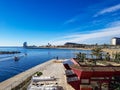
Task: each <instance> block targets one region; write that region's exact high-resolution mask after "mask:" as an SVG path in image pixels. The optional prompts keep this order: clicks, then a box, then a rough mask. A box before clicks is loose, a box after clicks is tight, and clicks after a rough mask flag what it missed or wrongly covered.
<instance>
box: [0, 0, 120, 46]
mask: <svg viewBox="0 0 120 90" xmlns="http://www.w3.org/2000/svg"><path fill="white" fill-rule="evenodd" d="M119 34H120V1H119V0H29V1H28V0H1V1H0V46H22V44H23V42H25V41H26V42H28V44H29V45H38V46H40V45H46V44H48V43H50V44H52V45H62V44H64V43H66V42H74V43H83V44H95V43H98V44H104V43H106V44H110V40H111V38H112V37H120V35H119Z"/></svg>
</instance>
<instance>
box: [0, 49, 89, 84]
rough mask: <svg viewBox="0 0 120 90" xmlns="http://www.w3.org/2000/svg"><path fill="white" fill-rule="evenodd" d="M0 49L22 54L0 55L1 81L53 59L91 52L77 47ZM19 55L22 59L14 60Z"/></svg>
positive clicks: (68, 57)
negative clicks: (76, 48)
mask: <svg viewBox="0 0 120 90" xmlns="http://www.w3.org/2000/svg"><path fill="white" fill-rule="evenodd" d="M0 51H20V52H21V53H20V54H4V55H0V82H2V81H4V80H6V79H8V78H11V77H13V76H15V75H17V74H19V73H21V72H23V71H25V70H28V69H30V68H32V67H34V66H36V65H38V64H41V63H44V62H46V61H48V60H51V59H56V57H58V59H70V58H73V57H75V55H76V53H78V52H84V53H90V51H89V50H75V49H25V48H22V47H0ZM15 56H17V57H19V58H20V59H19V60H18V61H15V60H14V57H15Z"/></svg>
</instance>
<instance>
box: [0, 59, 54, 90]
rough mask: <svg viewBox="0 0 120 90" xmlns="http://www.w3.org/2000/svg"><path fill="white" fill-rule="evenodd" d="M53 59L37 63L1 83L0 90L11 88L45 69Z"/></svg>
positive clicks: (9, 89)
mask: <svg viewBox="0 0 120 90" xmlns="http://www.w3.org/2000/svg"><path fill="white" fill-rule="evenodd" d="M52 62H53V60H50V61H47V62H45V63H43V64H40V65H37V66H35V67H33V68H31V69H29V70H27V71H24V72H22V73H20V74H18V75H16V76H14V77H12V78H10V79H8V80H5V81H3V82H1V83H0V90H11V89H13V88H15V87H16V86H18V85H19V84H21V83H22V82H23V81H25V80H26V79H27V78H29V77H31V76H32V75H33V74H34V73H36V72H37V71H41V72H42V71H43V70H45V69H46V68H47V67H48V66H49V65H50V64H52Z"/></svg>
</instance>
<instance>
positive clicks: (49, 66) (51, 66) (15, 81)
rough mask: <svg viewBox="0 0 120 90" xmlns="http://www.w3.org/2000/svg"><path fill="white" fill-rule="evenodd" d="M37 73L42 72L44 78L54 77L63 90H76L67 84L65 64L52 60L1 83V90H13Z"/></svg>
mask: <svg viewBox="0 0 120 90" xmlns="http://www.w3.org/2000/svg"><path fill="white" fill-rule="evenodd" d="M57 61H58V60H57ZM60 61H61V60H60ZM37 71H41V72H42V73H43V75H42V76H45V77H46V76H54V77H55V78H57V83H58V85H59V86H62V87H63V90H74V89H73V88H72V87H71V86H70V85H69V84H67V81H66V75H65V68H64V66H63V64H62V63H60V62H54V60H50V61H48V62H45V63H43V64H40V65H38V66H35V67H33V68H31V69H29V70H27V71H25V72H23V73H21V74H18V75H16V76H14V77H12V78H10V79H8V80H6V81H4V82H2V83H0V90H11V88H13V87H15V86H17V85H19V84H20V83H21V82H23V81H24V80H25V79H26V78H27V77H29V76H31V75H32V74H34V73H35V72H37Z"/></svg>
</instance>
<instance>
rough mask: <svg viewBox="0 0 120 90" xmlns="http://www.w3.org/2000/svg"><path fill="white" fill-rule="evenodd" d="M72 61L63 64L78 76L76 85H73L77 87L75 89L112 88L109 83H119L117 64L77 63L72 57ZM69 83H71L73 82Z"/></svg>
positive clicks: (106, 89)
mask: <svg viewBox="0 0 120 90" xmlns="http://www.w3.org/2000/svg"><path fill="white" fill-rule="evenodd" d="M72 62H73V63H74V64H73V65H71V66H69V65H67V64H66V65H65V64H64V66H65V67H67V68H66V69H69V70H70V69H71V70H72V71H73V72H74V74H76V75H77V77H78V80H77V84H76V86H75V85H73V86H74V87H78V88H77V89H76V88H75V90H114V89H113V88H112V87H111V83H113V84H115V83H119V80H118V79H119V77H120V67H119V66H88V65H79V64H78V63H77V62H76V61H75V60H74V59H73V60H72ZM67 77H69V76H67ZM116 77H118V79H116ZM69 83H70V82H69ZM71 83H72V84H73V82H71Z"/></svg>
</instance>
